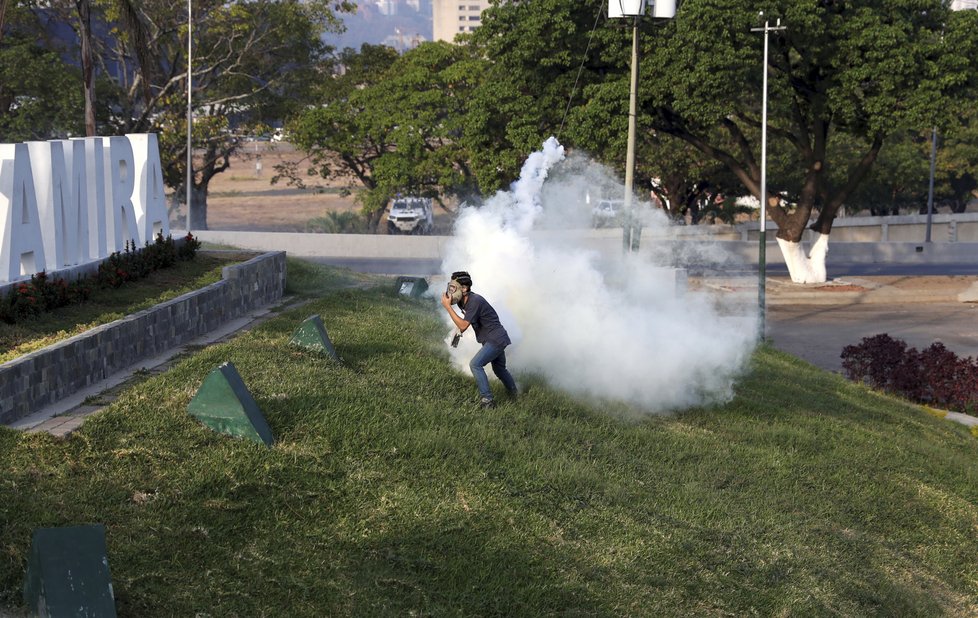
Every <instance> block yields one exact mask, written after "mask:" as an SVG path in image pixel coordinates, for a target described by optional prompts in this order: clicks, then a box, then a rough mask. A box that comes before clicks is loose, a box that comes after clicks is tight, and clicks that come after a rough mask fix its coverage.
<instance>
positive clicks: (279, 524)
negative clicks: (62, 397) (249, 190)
mask: <svg viewBox="0 0 978 618" xmlns="http://www.w3.org/2000/svg"><path fill="white" fill-rule="evenodd" d="M291 269H292V264H291V263H290V272H291ZM318 270H320V271H322V270H323V269H318ZM296 274H297V275H298V274H300V273H296ZM315 274H316V269H311V268H310V269H307V270H306V271H305V273H304V276H306V277H309V280H310V281H312V280H314V279H315ZM387 287H391V286H387ZM315 313H318V314H319V315H321V316H322V318H323V321H324V323H325V324H326V327H327V330H328V332H329V335H330V338H331V340H332V342H333V344H334V346H335V347H336V350H337V353H338V354H339V355H340V356H341V357H342V358H343V362H342V363H337V362H334V361H331V360H330V359H328V358H326V357H324V356H321V355H317V354H315V353H311V352H307V351H304V350H301V349H298V348H294V347H290V346H289V345H288V344H287V342H288V339H289V337H290V335H291V334H292V332H293V331H294V330H295V328H296V327H297V326H298V325H299V324H300V323H301V321H302V320H303V319H305V318H306V317H308V316H309V315H311V314H315ZM445 332H446V328H445V326H444V324H443V322H442V320H441V316H440V308H438V307H437V306H436V305H435V304H434V302H433V301H429V302H422V301H415V300H411V299H407V298H404V297H397V296H394V295H393V294H392V293H391V292H390V291H389V290H388V289H387V288H386V287H385V288H383V289H381V288H374V289H366V290H363V289H344V290H338V291H334V292H331V293H327V294H326V295H325V296H323V297H322V298H319V299H317V300H315V301H314V302H312V303H310V304H309V305H306V306H304V307H302V308H301V309H298V310H294V311H291V312H286V313H283V314H282V315H280V316H278V317H276V318H274V319H272V320H270V321H268V322H266V323H265V324H264V325H262V326H261V327H259V328H257V329H255V330H253V331H250V332H248V333H246V334H243V335H241V336H239V337H237V338H236V339H234V340H233V341H231V342H228V343H225V344H221V345H217V346H212V347H209V348H207V349H205V350H203V351H201V352H199V353H197V354H195V355H193V356H191V357H188V358H186V359H184V360H183V361H181V362H180V363H178V364H177V365H176V366H175V367H174V368H172V369H170V370H169V371H168V372H166V373H164V374H162V375H159V376H156V377H153V378H150V379H148V380H146V381H144V382H142V383H141V384H139V385H137V386H135V387H133V388H132V389H131V390H129V391H128V392H126V393H125V394H123V395H122V396H121V397H120V398H119V399H118V400H117V401H116V402H115V403H114V404H112V405H111V406H109V407H108V408H106V409H105V410H104V411H103V412H100V413H98V414H96V415H94V416H92V417H90V418H89V420H87V421H86V423H85V425H84V426H83V427H82V428H81V429H80V430H78V431H77V432H75V433H73V434H71V435H70V436H69V437H68V438H67V439H57V438H54V437H51V436H49V435H36V434H21V433H17V432H14V431H10V430H6V429H0V470H2V474H0V531H2V534H0V607H2V606H8V607H17V606H18V605H19V604H20V603H21V602H22V601H21V594H22V586H23V577H24V569H25V565H26V560H27V554H28V552H29V549H30V539H31V533H32V531H33V530H34V529H35V528H37V527H42V526H64V525H74V524H84V523H99V522H100V523H103V524H105V526H106V529H107V542H108V552H109V560H110V567H111V571H112V578H113V584H114V590H115V594H116V599H117V607H118V610H119V614H120V615H121V616H140V617H145V616H150V617H151V616H195V615H198V616H316V617H320V616H411V615H417V616H421V615H424V616H444V615H460V616H491V615H497V616H533V617H536V616H555V615H561V616H565V615H571V616H690V615H710V616H715V615H737V616H740V615H762V616H769V615H791V616H806V617H807V616H821V615H826V616H839V615H843V616H861V615H880V616H931V615H975V614H978V532H976V531H978V465H976V461H978V440H976V439H975V438H974V437H972V436H971V435H970V434H969V433H968V431H967V430H966V428H964V427H963V426H960V425H957V424H955V423H950V422H946V421H942V420H939V419H936V418H933V417H931V416H929V415H928V414H926V413H924V412H923V411H921V409H920V408H918V407H915V406H911V405H908V404H905V403H902V402H900V401H897V400H895V399H892V398H889V397H885V396H882V395H878V394H874V393H871V392H868V391H867V390H866V389H864V388H862V387H860V386H857V385H854V384H851V383H848V382H847V381H845V380H844V379H843V378H841V377H839V376H836V375H833V374H830V373H827V372H823V371H820V370H818V369H816V368H814V367H812V366H810V365H807V364H805V363H803V362H800V361H798V360H797V359H794V358H792V357H789V356H787V355H784V354H781V353H779V352H776V351H774V350H772V349H770V348H767V347H764V348H761V349H760V350H759V351H758V352H757V353H756V354H755V356H754V359H753V367H752V370H751V371H750V372H749V374H748V375H747V376H746V377H745V378H744V379H743V380H742V381H741V383H740V384H739V386H738V389H737V395H736V397H735V399H734V400H733V401H732V402H730V403H729V404H727V405H724V406H722V407H715V408H709V409H694V410H688V411H684V412H680V413H677V414H675V415H669V416H647V415H643V414H642V413H641V410H635V409H632V408H629V407H627V406H624V405H622V404H617V403H613V402H599V401H580V400H576V399H574V398H571V397H569V396H566V395H563V394H561V393H559V392H556V391H554V390H551V389H549V388H548V387H547V386H546V385H545V384H543V383H541V382H540V381H538V380H535V379H534V378H533V376H518V377H519V378H520V379H521V381H523V382H524V384H529V385H530V389H529V390H528V392H527V393H526V394H525V395H524V396H523V397H521V399H520V400H518V401H515V402H504V403H501V404H500V406H499V407H498V408H497V409H496V410H492V411H484V410H481V409H480V408H478V407H477V406H476V405H475V402H476V390H475V386H474V384H473V381H472V379H471V378H469V377H466V376H463V375H460V374H458V373H456V372H454V371H453V370H452V369H451V368H450V366H449V363H448V360H447V353H446V350H445V349H444V344H443V342H442V339H443V337H444V335H445ZM224 361H232V362H233V363H234V364H235V366H236V367H237V368H238V370H239V372H240V373H241V376H242V377H243V378H244V381H245V383H246V384H247V385H248V387H249V389H250V391H251V393H252V395H253V396H254V397H255V399H256V400H257V402H258V404H259V406H260V407H261V409H262V410H263V412H264V414H265V417H266V419H267V420H268V422H269V424H270V426H271V428H272V431H273V432H274V434H275V436H276V439H277V443H276V444H275V445H274V446H273V447H272V448H270V449H269V448H265V447H264V446H261V445H258V444H255V443H252V442H248V441H244V440H237V439H233V438H229V437H226V436H223V435H220V434H217V433H214V432H212V431H210V430H208V429H206V428H204V427H203V425H201V424H199V423H198V422H197V421H195V420H194V419H193V418H191V417H190V416H189V415H188V414H187V412H186V409H187V404H188V403H189V401H190V399H191V398H192V397H193V395H194V394H195V392H196V390H197V388H198V387H199V386H200V383H201V382H202V380H203V379H204V377H205V376H206V375H207V373H208V372H210V371H211V370H212V369H213V368H214V367H216V366H217V365H218V364H220V363H221V362H224ZM496 386H497V387H498V384H497V385H496ZM636 419H637V420H636Z"/></svg>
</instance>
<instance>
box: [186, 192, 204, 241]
mask: <svg viewBox="0 0 978 618" xmlns="http://www.w3.org/2000/svg"><path fill="white" fill-rule="evenodd" d="M184 191H186V188H184ZM190 199H191V200H192V201H193V208H191V209H190V227H189V228H188V229H189V230H193V231H197V230H206V229H207V189H206V187H205V188H203V189H201V188H199V186H198V185H197V184H196V183H194V187H193V188H192V189H191V190H190Z"/></svg>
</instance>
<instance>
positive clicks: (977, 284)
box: [690, 275, 978, 306]
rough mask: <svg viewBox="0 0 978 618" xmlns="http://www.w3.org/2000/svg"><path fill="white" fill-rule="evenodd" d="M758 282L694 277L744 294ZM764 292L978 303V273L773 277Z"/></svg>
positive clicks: (845, 301)
mask: <svg viewBox="0 0 978 618" xmlns="http://www.w3.org/2000/svg"><path fill="white" fill-rule="evenodd" d="M757 283H758V282H757V278H756V277H750V276H742V277H736V278H722V277H710V278H694V277H691V278H690V284H691V286H692V287H700V286H701V287H703V288H705V289H712V290H716V291H719V292H721V293H723V292H726V293H732V294H738V295H744V296H749V295H756V294H757ZM764 293H765V304H766V305H769V306H772V305H773V306H777V305H860V304H905V303H978V275H940V276H934V275H928V276H874V277H838V278H835V279H831V280H829V281H827V282H825V283H807V284H806V283H794V282H792V281H791V279H790V278H788V277H787V276H773V277H767V279H766V285H765V291H764Z"/></svg>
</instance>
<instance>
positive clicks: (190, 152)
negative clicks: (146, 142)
mask: <svg viewBox="0 0 978 618" xmlns="http://www.w3.org/2000/svg"><path fill="white" fill-rule="evenodd" d="M192 2H193V0H187V233H188V234H189V233H190V230H191V227H192V226H191V224H190V196H191V192H192V189H193V186H194V148H193V141H192V139H191V138H192V134H193V126H194V108H193V104H192V96H193V95H192V94H191V93H192V91H193V72H192V71H191V68H192V67H193V4H192Z"/></svg>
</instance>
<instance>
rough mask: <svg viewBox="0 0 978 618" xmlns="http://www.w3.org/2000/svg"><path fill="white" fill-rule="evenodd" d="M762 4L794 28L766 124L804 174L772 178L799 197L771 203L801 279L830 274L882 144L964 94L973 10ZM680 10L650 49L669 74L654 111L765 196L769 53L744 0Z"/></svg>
mask: <svg viewBox="0 0 978 618" xmlns="http://www.w3.org/2000/svg"><path fill="white" fill-rule="evenodd" d="M765 8H766V10H765V14H766V15H782V16H783V17H784V20H785V22H786V24H787V26H788V30H787V31H785V34H784V35H783V36H779V37H773V38H772V47H773V52H772V54H771V56H770V67H769V68H770V71H771V85H772V87H771V100H772V102H773V103H772V105H771V115H770V117H769V118H770V126H769V131H770V136H771V138H772V143H773V145H774V147H775V148H776V149H779V150H780V151H781V152H782V153H785V154H788V153H790V156H791V158H792V159H793V161H794V166H793V167H794V169H795V170H797V171H800V172H801V174H802V175H801V178H800V181H799V182H795V183H790V184H789V183H788V182H785V181H786V180H787V179H779V178H778V177H777V176H773V180H774V183H773V185H772V186H773V188H774V189H775V190H774V191H773V192H772V195H774V196H777V195H778V194H779V193H784V194H788V195H791V196H793V197H794V198H795V199H794V200H793V202H794V204H793V205H792V206H790V207H789V206H787V205H785V204H784V203H783V202H782V201H781V200H779V199H775V200H774V201H772V202H771V203H770V204H769V208H768V212H770V213H771V217H772V219H774V221H775V222H776V223H777V224H778V228H779V229H778V234H777V238H778V242H779V244H780V245H781V248H782V251H783V253H784V254H785V261H786V263H787V264H788V267H789V271H790V273H791V276H792V279H793V280H794V281H797V282H807V281H824V280H825V253H826V251H827V243H828V237H829V234H830V232H831V229H832V222H833V220H834V218H835V216H836V214H837V213H838V211H839V208H841V206H842V205H843V204H844V203H845V202H846V200H847V199H848V198H849V196H850V195H852V194H853V192H854V191H855V189H856V188H857V187H858V185H859V183H860V182H861V181H862V180H863V179H864V178H865V177H866V175H867V174H868V173H869V171H870V169H871V168H872V165H873V163H874V162H875V160H876V159H877V157H878V155H879V153H880V150H881V148H882V147H883V144H884V143H885V142H887V141H888V140H889V139H891V138H892V136H893V135H894V134H897V133H899V132H900V131H901V130H907V129H914V128H921V127H922V126H927V125H928V124H932V123H938V124H942V125H943V124H945V123H946V122H947V121H948V117H949V115H950V113H949V111H948V110H949V108H950V109H954V108H956V107H957V105H958V104H960V103H961V99H960V97H961V95H963V94H964V92H965V91H966V89H965V86H966V85H967V84H968V82H969V81H973V80H974V79H975V72H974V69H973V68H972V67H971V62H970V60H969V57H973V52H974V49H975V48H974V42H973V40H971V41H969V40H966V39H968V37H969V36H970V35H969V34H968V29H969V25H968V24H969V23H970V24H971V26H972V29H973V25H974V19H973V17H974V16H970V17H969V18H962V19H958V17H959V16H958V15H956V14H949V13H948V12H947V10H946V9H945V8H944V7H943V6H942V5H941V4H940V3H938V2H932V3H930V4H929V5H927V6H920V5H918V4H913V3H905V2H903V1H902V0H877V1H873V2H869V3H860V4H858V5H854V4H850V3H847V2H825V3H820V4H815V5H813V4H809V3H802V2H798V3H795V2H786V3H780V4H775V5H774V6H773V7H765ZM923 9H926V10H923ZM683 10H684V15H683V18H682V19H678V18H677V20H676V23H675V32H674V35H673V36H671V37H669V40H668V42H667V43H666V44H665V45H662V46H660V47H658V48H657V49H656V50H655V51H654V52H653V55H652V56H651V58H650V64H652V67H650V70H651V71H656V72H657V74H661V75H663V79H661V80H657V81H655V82H653V84H654V85H653V86H652V90H653V93H652V100H651V101H650V103H651V105H649V106H647V107H646V110H647V111H649V112H650V113H652V114H654V115H655V122H654V124H655V126H656V127H657V128H658V129H660V130H663V131H666V132H669V133H671V134H672V135H675V136H677V137H679V138H680V139H683V140H685V141H687V142H688V143H690V144H691V145H693V146H695V147H697V148H698V149H699V150H701V151H703V152H704V153H707V154H710V155H711V156H713V157H715V158H716V159H718V160H720V161H722V162H723V163H724V164H725V165H726V166H727V167H728V168H729V169H730V170H731V171H732V172H733V173H734V174H736V175H737V177H738V178H740V180H741V182H742V183H743V184H744V186H745V187H747V188H748V189H750V191H751V192H752V193H754V194H755V195H758V194H759V179H760V169H759V165H758V162H757V160H756V157H755V153H756V152H759V150H760V148H759V147H756V146H755V145H754V144H755V143H756V135H757V129H758V127H759V120H760V114H759V112H760V106H759V105H758V103H759V101H758V94H759V93H760V88H759V87H758V86H757V85H758V82H759V79H760V77H761V75H760V73H761V72H760V71H759V70H758V69H757V62H756V61H757V60H758V59H760V57H761V54H760V53H759V50H758V43H759V41H758V40H757V39H758V38H759V37H758V36H757V35H755V34H751V33H750V32H749V27H750V26H752V25H755V24H753V23H751V21H753V20H752V19H751V18H750V17H749V15H750V11H749V10H748V7H746V6H744V5H743V4H742V3H740V2H739V0H729V1H728V2H724V3H721V4H720V5H719V6H717V5H712V4H711V5H706V4H700V3H689V4H686V5H684V7H683ZM721 24H722V26H721ZM942 29H943V30H944V31H945V33H946V34H945V36H941V32H942ZM972 39H973V37H972ZM690 52H693V53H690ZM653 67H654V68H653ZM745 85H746V87H745ZM653 106H654V107H653ZM714 126H721V127H723V129H724V130H725V131H726V132H727V139H726V140H725V141H726V143H721V142H717V141H716V140H711V139H710V136H709V133H708V131H709V129H710V128H711V127H714ZM840 136H848V139H852V140H854V141H855V143H857V144H858V146H859V149H858V151H857V152H856V153H855V154H854V155H850V156H848V157H847V158H841V157H840V158H838V159H832V155H833V154H837V153H838V151H837V150H835V151H834V150H833V148H832V145H833V141H834V140H835V139H837V138H838V137H840ZM833 172H835V173H836V174H837V176H836V177H837V178H838V180H837V181H835V182H833ZM779 181H780V182H779ZM816 210H817V212H818V216H817V218H816V220H815V221H814V222H813V223H811V225H810V227H811V229H812V230H813V231H814V232H815V233H816V240H815V243H814V246H813V248H812V253H811V256H810V257H805V256H804V254H803V252H802V249H801V244H800V242H801V240H802V234H803V232H804V231H805V228H806V227H807V226H808V224H809V221H810V218H811V216H812V214H813V212H815V211H816Z"/></svg>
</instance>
